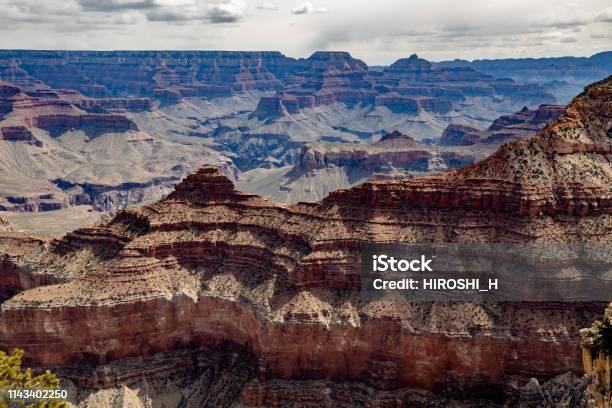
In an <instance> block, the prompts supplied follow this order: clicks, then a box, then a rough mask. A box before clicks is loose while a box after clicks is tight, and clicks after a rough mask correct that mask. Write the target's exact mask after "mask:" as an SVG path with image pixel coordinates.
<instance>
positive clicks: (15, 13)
mask: <svg viewBox="0 0 612 408" xmlns="http://www.w3.org/2000/svg"><path fill="white" fill-rule="evenodd" d="M0 48H5V49H6V48H29V49H99V50H113V49H181V50H222V49H223V50H279V51H282V52H283V53H285V54H286V55H289V56H292V57H304V56H308V55H310V54H311V53H312V52H314V51H316V50H346V51H349V52H351V54H353V56H355V57H357V58H361V59H363V60H364V61H366V62H367V63H368V64H370V65H376V64H388V63H391V62H393V61H395V60H396V59H398V58H401V57H405V56H408V55H410V54H411V53H413V52H416V53H418V54H419V55H420V56H423V57H425V58H428V59H431V60H443V59H453V58H466V59H475V58H502V57H527V56H529V57H540V56H561V55H581V56H582V55H584V56H588V55H591V54H594V53H596V52H599V51H603V50H612V7H610V0H576V1H573V2H572V1H568V2H565V1H563V0H427V1H422V0H420V1H417V0H312V1H303V0H0Z"/></svg>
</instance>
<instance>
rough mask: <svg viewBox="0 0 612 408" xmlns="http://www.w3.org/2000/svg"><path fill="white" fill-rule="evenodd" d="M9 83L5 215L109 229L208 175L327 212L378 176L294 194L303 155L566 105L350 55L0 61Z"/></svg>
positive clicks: (502, 82) (406, 63) (316, 184)
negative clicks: (327, 205) (71, 219)
mask: <svg viewBox="0 0 612 408" xmlns="http://www.w3.org/2000/svg"><path fill="white" fill-rule="evenodd" d="M553 77H554V76H553ZM0 81H1V82H0V146H1V147H2V148H1V149H0V152H2V153H1V154H2V160H1V163H2V168H1V169H0V210H2V211H10V212H20V211H26V212H44V211H59V210H64V211H65V212H66V211H68V209H71V208H73V207H77V206H89V207H90V208H91V210H92V211H95V212H96V213H99V215H100V217H101V219H106V218H108V217H111V216H113V215H114V214H115V213H116V212H117V211H118V210H120V209H122V208H125V207H129V206H133V205H137V204H139V203H146V202H151V201H155V200H157V199H159V198H161V197H163V196H165V195H166V194H168V193H169V192H170V191H171V190H172V188H173V186H174V185H175V184H176V183H177V182H178V181H179V180H180V179H182V178H183V177H185V176H186V175H187V174H189V173H192V172H194V171H195V170H196V169H197V168H199V167H200V166H202V165H204V164H212V165H215V166H217V167H220V168H222V171H223V172H224V173H225V174H226V175H228V176H229V177H230V178H231V179H232V180H238V181H239V182H241V183H242V184H240V185H241V187H242V185H251V186H261V188H260V189H258V190H257V191H255V192H256V193H257V194H261V195H264V196H267V197H269V198H275V199H277V198H278V197H280V196H281V195H282V194H280V192H279V191H284V190H279V189H280V188H281V187H282V186H281V184H285V186H284V187H283V188H289V189H290V190H295V191H296V193H295V194H292V195H291V197H292V198H291V199H295V200H307V201H314V200H318V199H320V198H322V197H323V196H324V195H325V194H327V193H328V192H329V191H333V190H335V189H337V188H342V187H349V186H352V185H355V184H356V183H360V182H363V181H365V180H367V179H369V178H370V177H372V176H373V175H371V174H364V175H363V177H362V176H357V175H351V176H349V177H348V178H347V176H345V175H342V174H339V175H338V174H336V173H337V172H336V173H334V172H333V171H332V173H334V174H332V175H328V176H325V177H323V180H319V178H316V177H315V178H313V180H312V183H311V184H313V186H312V187H313V188H310V187H308V186H306V187H304V186H302V185H303V184H308V183H303V182H301V181H299V182H298V183H297V184H299V185H300V186H301V187H296V188H293V187H291V186H287V183H288V182H287V177H286V175H287V173H288V172H289V171H290V169H291V168H293V167H296V166H298V167H299V166H300V161H301V160H302V159H303V157H302V155H303V152H304V149H315V150H316V149H319V148H317V147H315V146H316V145H320V146H323V145H327V144H332V145H333V144H344V145H346V146H339V147H338V149H340V150H342V149H344V148H346V149H347V150H351V149H353V147H352V145H353V144H357V145H360V146H361V145H363V146H365V147H363V148H364V149H365V150H368V149H369V148H368V147H367V146H368V145H374V144H376V143H377V142H378V141H379V139H380V138H381V137H383V136H385V135H387V134H391V133H393V132H394V131H398V132H400V133H402V134H405V135H410V136H411V137H413V138H414V139H416V140H417V141H419V142H420V141H423V142H427V140H429V139H436V138H439V137H441V135H442V134H443V133H444V131H445V129H446V128H447V127H448V126H449V125H451V124H452V125H456V126H465V127H469V128H474V129H486V128H487V127H488V126H489V125H490V124H491V123H492V122H493V121H495V120H496V119H498V118H499V117H501V116H503V115H509V114H512V113H513V112H517V111H518V110H519V109H521V108H522V107H523V106H527V107H529V109H531V110H534V109H536V108H537V107H538V106H539V105H541V104H551V103H555V102H557V98H556V97H555V96H554V95H553V94H552V93H551V92H549V91H548V90H547V89H545V87H543V86H541V85H540V84H538V83H534V82H528V81H515V80H513V79H508V78H503V77H502V78H498V77H495V76H492V75H490V74H486V73H482V72H480V71H478V70H475V69H473V68H471V67H464V66H457V67H455V66H452V67H446V66H444V64H439V63H434V62H430V61H427V60H424V59H422V58H419V57H418V56H417V55H411V56H410V57H408V58H402V59H400V60H398V61H396V62H395V63H393V64H391V65H390V66H388V67H384V68H382V69H378V68H376V69H375V68H372V67H368V65H366V64H365V63H364V62H363V61H360V60H358V59H356V58H353V57H352V56H351V55H350V54H348V53H346V52H339V51H338V52H327V51H325V52H323V51H321V52H315V53H314V54H312V55H311V56H310V57H308V58H297V59H296V58H290V57H287V56H285V55H283V54H281V53H279V52H256V51H254V52H230V51H202V52H196V51H193V52H191V51H108V52H96V51H28V50H0ZM544 106H546V105H544ZM536 128H537V127H534V128H533V130H535V129H536ZM531 130H532V128H529V132H530V131H531ZM527 133H528V132H526V133H525V136H527ZM501 142H502V141H501V140H500V141H499V143H501ZM495 143H497V142H495ZM496 147H497V146H492V147H483V148H481V149H480V150H482V154H480V153H479V154H475V155H473V156H474V158H475V160H478V159H480V158H482V157H484V156H483V155H484V154H485V151H486V152H488V153H490V152H492V151H494V150H495V148H496ZM360 148H361V147H360ZM334 149H336V147H334ZM444 149H445V150H448V151H449V152H450V151H453V152H454V151H455V150H458V151H456V152H454V153H455V154H456V157H457V158H458V162H461V163H467V161H465V160H463V159H461V157H463V156H464V155H465V154H464V152H462V151H460V150H461V149H460V148H457V149H455V147H445V148H444ZM449 154H450V153H449ZM438 156H439V155H438ZM458 162H457V163H458ZM408 167H410V166H408ZM417 167H418V166H417ZM426 167H427V166H426ZM430 167H431V168H432V169H437V170H443V169H445V168H452V167H454V166H453V165H451V166H448V165H441V166H433V165H432V166H430ZM268 170H269V171H268ZM437 170H436V171H437ZM294 173H295V172H294ZM353 173H354V172H353ZM377 173H378V171H377ZM382 173H384V171H382ZM403 173H405V174H406V175H409V174H408V173H407V172H403ZM421 173H422V174H427V172H421ZM270 186H273V187H270ZM308 189H311V190H312V191H313V192H312V193H310V192H309V191H307V190H308ZM249 191H250V190H249ZM73 214H74V216H75V217H76V216H79V217H80V215H79V214H81V212H80V211H79V210H77V209H75V210H74V211H73ZM33 217H34V218H35V216H33ZM16 218H18V217H16ZM41 218H42V217H41ZM86 219H87V220H88V219H89V217H85V218H84V219H83V222H85V221H86ZM20 228H21V227H19V228H18V229H20Z"/></svg>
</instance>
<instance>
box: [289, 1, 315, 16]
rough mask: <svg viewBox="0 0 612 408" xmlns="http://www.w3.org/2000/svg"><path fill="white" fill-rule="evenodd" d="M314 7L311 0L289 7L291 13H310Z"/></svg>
mask: <svg viewBox="0 0 612 408" xmlns="http://www.w3.org/2000/svg"><path fill="white" fill-rule="evenodd" d="M314 11H315V7H314V6H313V5H312V3H311V2H309V1H307V2H306V3H302V4H300V5H299V6H296V7H294V8H292V9H291V14H298V15H299V14H310V13H314Z"/></svg>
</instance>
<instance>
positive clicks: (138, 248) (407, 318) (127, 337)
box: [0, 78, 612, 406]
mask: <svg viewBox="0 0 612 408" xmlns="http://www.w3.org/2000/svg"><path fill="white" fill-rule="evenodd" d="M611 126H612V78H608V79H607V80H606V81H603V82H601V83H598V84H594V85H593V86H590V87H589V88H587V89H586V90H585V92H584V93H583V94H581V95H580V96H579V97H577V98H576V99H575V100H574V101H573V102H572V103H571V104H570V105H569V106H568V108H567V110H566V112H565V114H564V115H562V116H561V117H560V118H559V119H557V120H556V121H554V122H553V123H551V124H549V125H548V126H547V127H546V128H545V129H544V130H542V131H541V132H539V133H538V134H537V135H536V136H535V137H533V138H531V139H529V140H523V141H515V142H510V143H508V144H506V145H504V146H503V147H502V148H500V149H499V151H498V152H497V153H495V154H494V155H493V156H491V157H490V158H488V159H486V160H484V161H481V162H479V163H476V164H474V165H471V166H468V167H466V168H463V169H458V170H452V171H449V172H446V173H443V174H440V175H435V176H430V177H423V178H418V179H413V180H394V181H374V182H368V183H364V184H362V185H361V186H359V187H356V188H352V189H349V190H346V191H341V192H336V193H333V194H331V195H330V196H329V197H328V198H326V199H325V200H323V201H321V202H318V203H312V204H306V203H301V204H296V205H291V206H288V205H280V204H275V203H272V202H269V201H266V200H264V199H261V198H259V197H257V196H255V195H251V194H245V193H241V192H238V191H236V190H235V188H234V186H233V183H232V182H231V181H230V180H229V179H228V178H227V177H226V176H224V175H223V174H221V173H220V172H219V171H217V170H216V169H214V168H211V167H204V168H202V169H200V170H199V171H198V172H196V173H194V174H192V175H190V176H188V177H187V178H186V179H185V180H184V181H183V182H181V183H180V184H179V185H177V187H176V190H175V191H174V192H173V193H171V194H170V195H169V196H168V197H167V198H165V199H163V200H161V201H159V202H157V203H154V204H151V205H146V206H143V207H140V208H136V209H130V210H127V211H123V212H121V213H120V214H118V215H117V217H115V218H114V220H112V221H111V222H109V223H106V224H103V225H100V226H97V227H92V228H85V229H81V230H77V231H75V232H73V233H70V234H68V235H66V236H65V237H64V238H62V239H61V240H56V241H53V242H51V243H49V244H47V245H42V244H41V246H40V247H39V249H38V250H31V251H28V252H25V253H24V252H21V253H20V254H13V255H11V256H10V257H9V258H8V262H9V263H8V264H5V265H3V267H2V269H1V273H2V274H10V273H12V274H15V273H20V272H19V271H23V272H24V273H25V272H27V274H28V275H29V276H31V281H33V282H39V283H40V284H39V285H38V286H36V287H30V288H27V289H26V290H23V289H24V288H21V287H19V286H18V285H16V284H15V285H13V287H12V288H9V289H10V290H12V291H13V293H17V294H15V295H14V296H11V297H10V299H8V300H6V301H5V302H3V303H2V305H1V307H0V327H1V328H2V330H0V348H2V349H11V348H13V347H17V346H18V347H21V348H23V349H25V350H26V355H28V356H30V357H31V361H30V362H29V363H31V364H35V365H40V366H45V367H51V366H54V367H58V368H60V367H61V370H62V373H63V375H64V377H66V378H70V379H71V380H73V381H75V383H77V384H80V386H82V387H94V388H107V387H112V386H114V385H117V384H130V383H137V382H138V381H141V380H143V379H145V378H149V379H151V378H155V375H167V374H168V373H169V372H173V371H172V370H188V369H189V367H191V370H201V371H203V370H207V369H210V370H214V367H215V364H214V363H212V362H211V360H210V359H206V358H200V357H198V356H199V354H198V353H199V352H200V351H202V350H214V352H213V355H217V356H220V355H224V356H227V355H234V356H235V357H234V358H235V359H238V360H241V361H243V362H246V364H247V366H248V367H249V369H248V370H246V371H239V372H240V373H242V374H239V375H238V374H227V375H224V376H223V377H222V378H224V379H225V380H224V382H223V384H225V388H223V387H221V384H217V385H214V388H215V389H219V390H226V391H223V392H222V391H219V394H218V395H219V396H230V395H235V398H234V399H233V400H232V401H231V403H235V404H239V406H270V405H276V404H288V405H291V404H298V405H300V404H301V405H307V404H311V405H313V404H314V405H323V406H325V405H327V406H337V405H342V404H345V405H348V406H351V405H355V404H369V403H372V404H374V403H375V404H377V405H379V406H394V404H395V405H397V404H400V405H401V404H404V403H406V404H410V403H411V401H412V402H414V401H417V400H415V398H420V401H421V405H422V406H435V405H427V404H428V403H427V398H428V397H429V396H431V395H432V394H429V393H428V391H432V392H433V393H435V394H436V395H437V397H432V401H434V402H435V398H444V397H446V396H449V395H453V396H466V395H472V396H477V397H479V398H492V399H493V400H494V401H498V402H500V403H501V402H503V401H504V400H507V399H509V398H510V399H511V397H512V396H513V395H516V394H520V397H521V398H522V399H523V400H524V401H525V402H533V401H536V402H537V401H539V399H538V398H539V391H538V386H536V384H531V385H529V386H527V388H525V389H524V391H523V392H520V391H519V389H518V388H517V384H519V385H523V384H526V383H528V382H529V380H530V378H532V377H537V378H542V379H546V378H551V377H554V376H556V375H560V374H563V373H565V372H567V371H575V372H578V371H580V370H581V367H582V361H581V351H580V339H579V336H578V329H579V328H580V327H583V325H585V324H586V322H587V321H592V320H594V318H595V316H597V314H598V313H601V311H602V309H603V306H602V305H601V304H597V303H520V302H515V303H482V304H481V303H452V304H450V303H411V302H407V301H399V300H397V299H390V298H386V297H382V298H380V299H376V300H369V301H366V300H364V299H362V298H361V297H360V296H359V285H360V256H359V255H360V252H359V251H360V250H359V248H360V244H361V243H363V242H390V241H391V242H398V243H401V242H405V243H408V242H431V241H435V242H481V243H488V242H566V243H574V242H576V243H578V242H590V243H602V244H610V237H611V236H612V235H611V234H610V231H611V230H612V224H611V220H612V218H611V215H612V192H611V190H610V189H611V187H612V186H611V184H610V180H611V179H612V167H611V166H610V161H609V160H608V157H609V155H610V154H611V143H610V130H609V129H610V127H611ZM394 139H397V137H395V136H394V137H391V138H387V139H386V140H385V141H383V143H384V142H389V141H391V142H392V141H393V140H394ZM409 142H410V141H409ZM410 143H412V142H410ZM3 246H8V247H9V248H10V245H8V244H7V243H5V244H3ZM5 251H8V250H5ZM43 282H45V283H43ZM75 333H78V334H79V335H78V336H77V335H75ZM176 353H179V354H176ZM180 353H185V354H180ZM181 355H183V357H180V356H181ZM222 361H225V362H226V363H225V367H228V366H230V365H231V361H235V360H232V359H229V358H228V359H224V360H222ZM121 367H123V369H122V368H121ZM174 372H178V371H174ZM215 378H217V377H215ZM330 379H333V382H334V384H335V385H333V386H330V387H328V386H327V385H326V381H328V380H330ZM202 381H205V379H204V380H202ZM296 384H300V386H299V387H296V386H295V385H296ZM216 387H221V388H216ZM196 389H200V390H202V389H203V388H197V387H196ZM237 389H238V392H236V390H237ZM415 389H417V390H423V393H422V394H418V393H417V394H416V395H415V393H414V391H410V390H415ZM289 390H291V391H289ZM483 390H488V391H489V393H488V394H487V393H485V392H484V391H483ZM491 390H494V391H496V392H495V393H494V394H495V395H494V396H491V393H490V392H491ZM192 395H194V397H193V398H194V399H193V400H192V403H193V405H197V404H198V399H200V400H199V401H200V404H203V402H202V401H203V400H202V398H207V397H206V393H198V392H195V391H194V393H193V394H192ZM198 395H200V397H198ZM322 398H323V399H322ZM432 404H433V403H432ZM223 405H226V403H225V402H224V403H223ZM228 405H229V404H227V405H226V406H228ZM440 406H448V404H446V405H444V402H440Z"/></svg>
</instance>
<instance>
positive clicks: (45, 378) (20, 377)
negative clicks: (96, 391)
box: [0, 349, 66, 408]
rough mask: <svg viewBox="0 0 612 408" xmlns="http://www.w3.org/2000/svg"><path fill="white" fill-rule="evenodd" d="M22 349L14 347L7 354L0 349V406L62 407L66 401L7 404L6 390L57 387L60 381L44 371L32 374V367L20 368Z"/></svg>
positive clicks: (6, 407)
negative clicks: (39, 373)
mask: <svg viewBox="0 0 612 408" xmlns="http://www.w3.org/2000/svg"><path fill="white" fill-rule="evenodd" d="M23 354H24V352H23V350H20V349H15V350H13V353H12V354H10V355H8V354H6V353H5V352H3V351H0V391H2V393H0V408H8V407H14V406H19V407H27V408H60V407H61V408H63V407H66V403H65V402H62V401H58V402H38V403H25V402H21V403H18V405H15V404H14V403H12V404H11V405H9V404H8V401H7V400H6V398H7V397H8V395H7V393H6V391H7V390H9V389H18V388H22V389H24V388H25V389H36V388H39V389H51V388H59V385H60V381H59V379H58V378H57V377H56V376H55V374H53V373H51V372H50V371H46V372H45V373H44V374H41V375H37V376H34V374H33V373H32V369H30V368H27V369H25V370H23V369H22V368H21V359H22V358H23Z"/></svg>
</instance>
